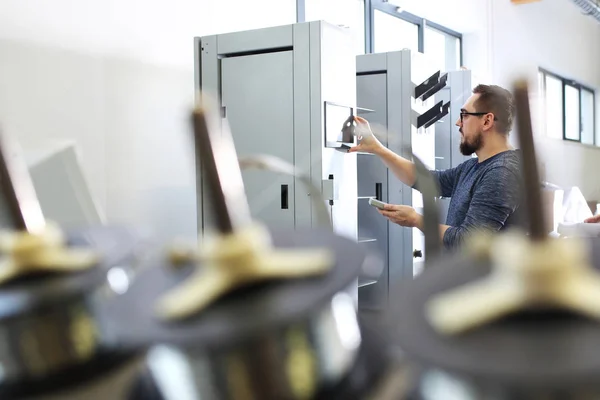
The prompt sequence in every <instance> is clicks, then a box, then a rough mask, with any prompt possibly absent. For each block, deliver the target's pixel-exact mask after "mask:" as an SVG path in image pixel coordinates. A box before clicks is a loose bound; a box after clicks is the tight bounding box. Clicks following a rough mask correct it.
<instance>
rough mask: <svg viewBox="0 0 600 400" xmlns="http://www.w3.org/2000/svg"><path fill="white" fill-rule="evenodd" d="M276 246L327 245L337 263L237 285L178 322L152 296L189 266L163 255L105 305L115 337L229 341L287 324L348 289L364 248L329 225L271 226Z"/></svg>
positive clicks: (142, 341)
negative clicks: (170, 262)
mask: <svg viewBox="0 0 600 400" xmlns="http://www.w3.org/2000/svg"><path fill="white" fill-rule="evenodd" d="M271 234H272V237H273V244H274V246H275V247H276V248H292V249H298V248H327V249H330V250H331V251H333V252H334V253H335V258H336V264H335V266H334V267H333V268H332V269H331V271H330V272H328V273H326V274H325V275H324V276H318V277H310V278H303V279H291V280H284V279H281V280H276V281H272V282H267V283H264V284H261V285H258V286H255V287H252V288H249V289H240V290H237V291H235V292H234V293H232V294H231V295H229V296H226V297H224V298H222V299H221V300H218V301H217V302H215V303H214V304H213V305H211V306H209V307H208V308H207V309H206V310H205V311H203V312H201V313H199V314H198V316H196V317H193V318H191V319H186V320H185V321H181V322H167V321H162V320H160V319H159V318H158V316H156V315H155V313H154V312H155V310H154V307H155V305H156V300H157V299H158V297H160V295H161V294H163V293H165V292H166V291H167V290H168V289H170V288H173V287H174V286H176V285H177V283H179V282H181V281H182V280H184V279H185V278H186V277H187V276H189V274H190V273H191V272H192V268H190V267H189V266H188V267H187V268H183V269H182V270H180V271H178V270H175V269H171V268H169V267H168V266H166V265H165V263H164V262H163V260H160V261H159V262H158V265H155V266H154V267H152V268H148V271H146V272H145V273H144V274H142V275H141V276H139V278H138V279H137V282H136V284H135V285H134V286H133V287H132V288H131V290H130V291H129V292H128V293H127V294H125V295H124V296H122V297H121V298H120V299H119V301H118V302H115V303H113V304H111V305H109V307H110V309H109V310H107V311H108V312H109V313H110V315H111V324H112V325H113V329H114V332H115V334H116V336H117V337H118V340H119V342H121V343H123V344H127V345H130V346H134V347H135V346H146V345H150V344H155V343H165V342H168V343H176V344H187V345H189V344H195V343H197V344H200V345H201V346H210V347H211V348H215V347H220V346H226V347H229V346H232V345H233V344H234V343H241V342H242V341H244V340H246V339H248V338H250V337H252V336H254V335H257V334H259V333H262V332H264V331H265V330H268V329H275V328H277V327H285V326H289V325H290V324H292V323H294V322H298V321H302V320H303V319H304V318H306V316H308V315H310V314H311V313H314V312H316V311H318V310H319V309H320V308H321V307H322V306H323V305H324V304H325V303H327V302H329V301H330V300H331V298H332V297H333V295H335V294H336V293H338V292H341V291H344V290H345V289H347V288H348V287H349V286H350V285H351V284H352V282H353V281H354V280H355V279H356V277H357V276H358V275H359V272H360V269H361V267H362V265H363V262H364V260H365V253H364V252H363V250H362V249H361V248H360V247H359V246H358V245H357V244H356V243H355V242H352V241H350V240H348V239H344V238H341V237H339V236H335V235H333V234H331V233H330V232H327V231H313V230H310V231H308V230H305V231H302V230H299V231H281V230H272V231H271Z"/></svg>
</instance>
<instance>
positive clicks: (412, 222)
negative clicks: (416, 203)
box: [377, 204, 423, 229]
mask: <svg viewBox="0 0 600 400" xmlns="http://www.w3.org/2000/svg"><path fill="white" fill-rule="evenodd" d="M377 211H378V212H379V214H381V215H383V216H384V217H386V218H387V219H389V220H390V221H392V222H393V223H395V224H398V225H400V226H406V227H409V228H419V229H421V226H422V225H423V222H422V221H423V216H421V215H420V214H419V213H417V212H416V211H415V209H414V208H412V207H409V206H401V205H396V204H386V205H385V207H384V209H383V210H379V209H377Z"/></svg>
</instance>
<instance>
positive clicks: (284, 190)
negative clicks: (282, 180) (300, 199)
mask: <svg viewBox="0 0 600 400" xmlns="http://www.w3.org/2000/svg"><path fill="white" fill-rule="evenodd" d="M288 207H289V206H288V185H281V209H282V210H287V209H288Z"/></svg>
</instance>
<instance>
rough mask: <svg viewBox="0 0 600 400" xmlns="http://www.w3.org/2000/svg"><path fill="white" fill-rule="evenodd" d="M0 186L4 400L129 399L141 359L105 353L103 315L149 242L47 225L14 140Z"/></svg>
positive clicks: (3, 147) (4, 142) (1, 157)
mask: <svg viewBox="0 0 600 400" xmlns="http://www.w3.org/2000/svg"><path fill="white" fill-rule="evenodd" d="M0 184H1V194H0V199H1V203H2V204H1V205H2V207H1V210H0V213H1V214H2V219H1V220H2V231H1V232H0V252H1V258H0V366H1V368H0V371H1V373H0V398H2V399H12V398H19V399H21V398H41V399H47V400H50V399H64V398H68V399H89V400H92V399H103V398H122V397H123V396H125V395H126V393H127V389H128V384H127V381H128V379H127V377H128V376H129V377H131V376H133V375H135V372H134V371H135V370H136V368H137V367H136V366H137V365H138V364H139V362H138V360H139V358H138V357H137V355H136V354H134V353H127V352H121V351H119V349H117V348H116V347H112V348H109V347H107V346H106V341H105V339H106V338H105V336H104V334H103V329H102V327H103V325H104V324H103V321H102V312H101V305H102V304H103V303H104V302H106V301H107V300H108V299H110V298H111V297H113V296H116V295H118V294H119V293H121V292H122V291H124V290H126V288H127V285H128V283H129V281H130V279H132V277H133V274H134V273H135V266H136V263H137V255H138V254H139V253H138V252H139V251H140V250H141V246H142V242H141V241H139V240H138V236H137V235H136V234H135V233H134V232H133V231H129V230H127V229H120V228H116V227H95V228H89V229H81V230H78V231H72V230H70V231H64V232H63V230H62V228H61V227H59V226H57V225H54V224H53V223H52V222H49V221H46V219H45V217H44V214H43V212H42V209H41V207H40V204H39V201H38V198H37V196H36V192H35V189H34V185H33V183H32V181H31V178H30V176H29V171H28V168H27V164H26V162H25V160H24V158H23V157H22V155H21V151H20V148H19V146H18V145H17V144H16V143H14V142H12V141H11V138H10V137H9V136H6V135H2V136H0Z"/></svg>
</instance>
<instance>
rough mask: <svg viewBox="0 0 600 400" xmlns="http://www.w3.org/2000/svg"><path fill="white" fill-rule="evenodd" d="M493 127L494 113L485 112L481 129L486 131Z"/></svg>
mask: <svg viewBox="0 0 600 400" xmlns="http://www.w3.org/2000/svg"><path fill="white" fill-rule="evenodd" d="M493 127H494V114H486V115H484V116H483V130H484V131H488V130H490V129H492V128H493Z"/></svg>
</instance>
